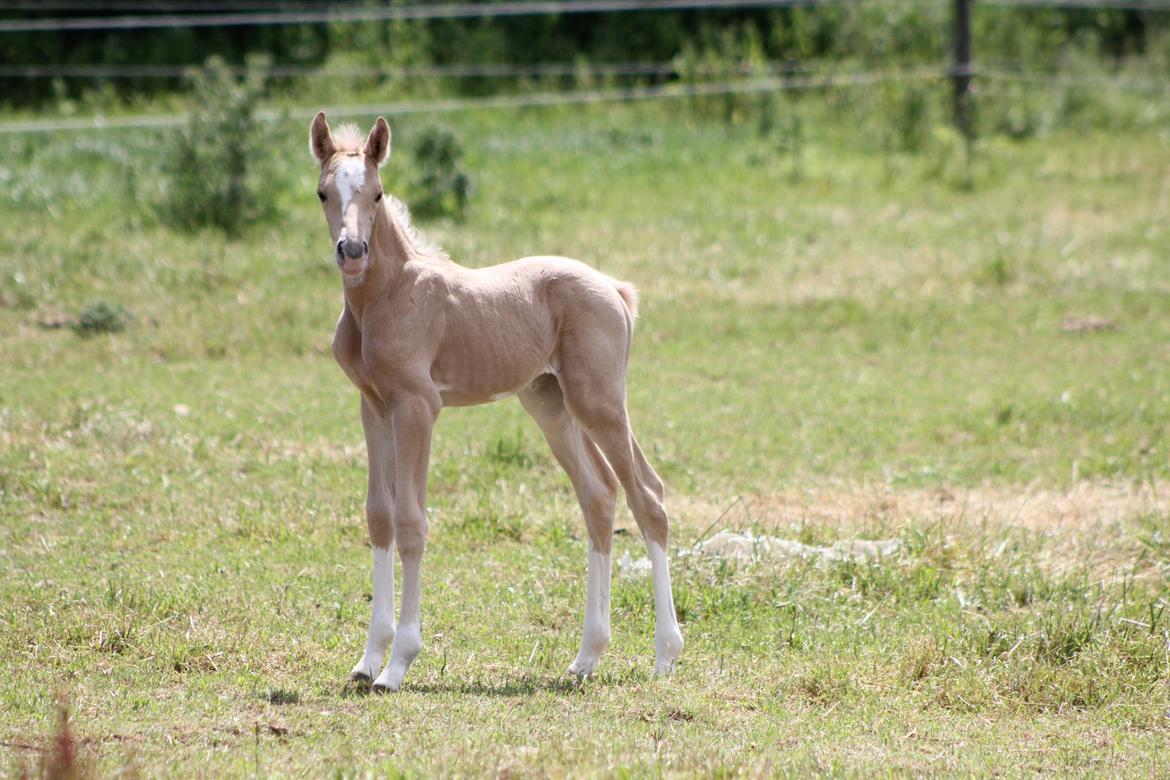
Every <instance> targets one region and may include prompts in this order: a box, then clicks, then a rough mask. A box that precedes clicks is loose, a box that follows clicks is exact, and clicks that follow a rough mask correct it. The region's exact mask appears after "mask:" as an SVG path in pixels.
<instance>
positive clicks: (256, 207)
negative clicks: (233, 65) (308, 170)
mask: <svg viewBox="0 0 1170 780" xmlns="http://www.w3.org/2000/svg"><path fill="white" fill-rule="evenodd" d="M264 67H266V63H265V61H264V60H263V59H262V58H254V59H251V60H249V62H248V68H247V72H246V74H245V75H244V77H243V78H240V79H237V78H235V77H233V75H232V73H231V70H230V69H229V68H228V67H227V65H225V64H224V62H223V61H222V60H220V59H219V58H215V57H213V58H212V59H210V60H208V61H207V64H206V65H205V66H204V67H203V68H202V70H201V71H200V72H199V73H197V74H195V78H194V81H193V99H192V107H191V118H190V120H189V121H188V123H187V125H186V126H185V127H184V128H182V129H180V130H179V131H177V132H176V133H175V134H174V136H173V137H172V139H171V142H170V143H169V144H168V148H167V150H166V154H165V158H164V162H163V171H164V174H165V177H166V180H167V188H166V191H165V196H164V200H163V203H162V206H161V209H160V210H161V216H162V217H163V219H164V220H165V221H166V222H168V223H170V224H172V225H174V226H176V227H179V228H183V229H187V230H197V229H200V228H204V227H215V228H219V229H221V230H223V231H224V232H226V233H228V234H236V233H239V232H240V230H242V229H243V228H244V227H246V226H247V225H249V224H251V223H254V222H257V221H261V220H263V219H266V218H269V217H271V216H273V214H274V213H275V211H276V206H275V200H274V198H273V195H272V193H274V192H275V191H276V189H277V188H276V187H273V186H271V182H269V181H267V179H268V177H269V176H270V175H271V173H272V169H273V166H272V153H271V151H270V150H269V145H268V144H267V143H266V142H265V134H264V128H263V126H262V124H261V122H260V120H259V119H258V118H257V117H256V105H257V103H258V102H259V99H260V98H261V97H262V95H263V94H264V76H263V68H264Z"/></svg>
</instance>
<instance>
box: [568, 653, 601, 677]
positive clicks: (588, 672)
mask: <svg viewBox="0 0 1170 780" xmlns="http://www.w3.org/2000/svg"><path fill="white" fill-rule="evenodd" d="M595 668H597V659H596V658H580V657H578V658H577V660H576V661H573V663H571V664H569V670H568V673H569V674H571V675H572V676H574V677H576V678H577V682H582V681H583V680H584V679H585V678H586V677H591V676H592V675H593V670H594V669H595Z"/></svg>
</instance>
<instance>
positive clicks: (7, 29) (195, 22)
mask: <svg viewBox="0 0 1170 780" xmlns="http://www.w3.org/2000/svg"><path fill="white" fill-rule="evenodd" d="M856 2H858V0H555V1H554V0H515V1H514V2H501V3H491V4H483V3H440V4H431V5H424V4H418V5H396V6H360V7H354V6H348V7H341V8H338V7H325V8H313V9H311V10H304V11H268V12H251V11H249V12H237V13H198V14H173V15H164V14H147V15H144V14H137V15H132V16H91V17H82V18H75V19H69V18H65V19H62V18H40V19H9V20H4V21H0V33H28V32H45V31H53V32H64V31H69V30H74V31H112V30H159V29H167V28H196V27H273V26H280V25H294V24H335V23H339V22H368V21H383V22H386V21H398V20H411V19H490V18H499V17H509V16H546V15H549V14H614V13H629V12H635V11H639V12H652V11H702V10H742V9H749V8H794V7H798V6H812V5H841V4H847V3H856Z"/></svg>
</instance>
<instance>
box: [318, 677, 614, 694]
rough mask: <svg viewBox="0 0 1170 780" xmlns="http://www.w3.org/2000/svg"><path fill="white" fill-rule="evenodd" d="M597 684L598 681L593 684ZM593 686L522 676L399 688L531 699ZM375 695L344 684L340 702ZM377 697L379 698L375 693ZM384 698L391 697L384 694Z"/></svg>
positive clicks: (364, 688) (356, 684)
mask: <svg viewBox="0 0 1170 780" xmlns="http://www.w3.org/2000/svg"><path fill="white" fill-rule="evenodd" d="M597 682H601V681H597ZM597 682H595V681H593V680H587V681H585V682H578V681H577V679H576V678H574V677H565V676H558V677H531V676H528V675H525V676H524V677H521V678H519V679H514V680H501V681H499V682H490V681H485V680H464V681H461V682H456V681H451V682H435V683H411V682H409V681H407V682H406V684H405V685H403V687H402V692H403V693H430V694H443V693H454V694H459V695H464V696H466V695H470V696H502V697H514V696H532V695H533V694H536V693H557V694H574V693H582V692H584V691H585V690H587V689H588V688H590V687H594V686H595V685H596V684H597ZM373 693H375V692H374V690H373V688H372V687H371V685H370V684H369V683H363V682H352V681H350V682H346V683H345V685H344V686H343V688H342V691H341V696H342V698H345V699H348V698H354V697H364V696H369V695H371V694H373ZM377 695H382V694H381V693H378V694H377ZM385 695H387V696H393V695H394V694H391V693H387V694H385Z"/></svg>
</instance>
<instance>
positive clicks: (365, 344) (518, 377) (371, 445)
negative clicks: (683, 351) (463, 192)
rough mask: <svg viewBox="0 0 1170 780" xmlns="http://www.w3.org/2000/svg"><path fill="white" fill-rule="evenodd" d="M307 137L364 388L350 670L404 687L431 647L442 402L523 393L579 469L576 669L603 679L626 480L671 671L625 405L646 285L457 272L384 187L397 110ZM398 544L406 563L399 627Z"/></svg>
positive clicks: (667, 609)
mask: <svg viewBox="0 0 1170 780" xmlns="http://www.w3.org/2000/svg"><path fill="white" fill-rule="evenodd" d="M309 139H310V148H311V149H312V152H313V155H314V156H315V157H316V158H317V161H318V162H319V163H320V164H321V177H320V180H319V182H318V185H317V197H318V198H320V200H321V203H322V205H323V206H324V209H325V219H326V220H327V221H328V223H329V233H330V235H331V236H332V238H333V249H334V255H335V258H336V260H337V265H338V268H339V269H340V271H341V278H342V281H343V282H344V294H345V308H344V309H343V310H342V312H341V318H340V319H339V320H338V322H337V332H336V333H335V334H334V337H333V355H334V357H335V358H336V359H337V362H338V363H339V364H340V365H341V368H342V370H344V371H345V373H346V375H347V376H348V377H349V378H350V380H351V381H352V382H353V383H354V385H356V386H357V388H358V390H360V391H361V399H362V403H361V406H362V427H363V429H364V430H365V436H366V450H367V452H368V454H369V484H368V488H367V493H366V521H367V523H368V525H369V531H370V541H371V543H372V546H373V552H374V575H373V610H372V615H371V618H370V629H369V634H368V638H367V640H366V651H365V654H364V655H363V656H362V659H361V660H360V661H359V662H358V663H357V665H356V666H355V667H354V668H353V671H352V673H351V677H352V678H353V679H355V680H363V681H371V680H372V681H373V685H374V688H375V689H376V690H391V691H396V690H398V689H399V688H400V687H401V686H402V680H403V678H404V677H405V675H406V670H407V668H408V667H409V666H410V664H411V662H412V661H413V660H414V658H415V656H417V655H418V652H419V650H420V648H421V646H422V642H421V637H420V631H419V567H420V564H421V562H422V555H423V548H424V545H425V539H426V532H427V518H426V510H425V500H424V497H425V492H426V479H427V462H428V458H429V456H430V446H431V429H432V426H433V425H434V423H435V419H436V417H437V416H438V414H439V410H440V409H442V408H443V407H444V406H466V405H471V404H481V403H487V402H488V401H495V400H498V399H500V398H504V397H506V396H510V395H516V396H518V397H519V399H520V403H521V404H523V406H524V409H525V410H526V411H527V412H528V413H529V414H530V415H531V416H532V417H533V419H535V420H536V423H537V425H539V426H540V430H541V431H542V432H543V433H544V437H545V439H546V440H547V441H548V444H549V447H551V448H552V451H553V454H554V455H555V456H556V459H557V462H558V463H560V465H561V467H562V468H564V470H565V472H566V473H567V474H568V475H569V479H570V480H571V481H572V484H573V489H574V491H575V492H576V494H577V500H578V501H579V502H580V504H581V511H582V512H583V513H584V515H585V524H586V526H587V528H588V536H589V574H588V585H587V589H586V597H585V625H584V629H583V632H582V638H581V651H580V653H578V655H577V659H576V660H575V661H573V663H572V665H571V666H570V667H569V672H570V673H571V674H575V675H577V676H579V677H580V676H584V675H587V674H590V673H591V672H592V671H593V668H594V666H595V665H596V664H597V659H598V658H599V657H600V655H601V653H602V651H603V650H605V648H606V646H607V645H608V644H609V638H610V634H609V583H610V545H611V542H612V540H613V521H614V509H615V506H616V502H617V488H618V484H619V482H620V483H621V486H622V487H623V488H624V489H625V492H626V501H627V503H628V504H629V506H630V509H631V511H632V512H633V514H634V518H635V520H636V521H637V523H638V527H639V528H640V529H641V531H642V536H643V537H644V539H645V541H646V547H647V549H648V551H649V557H650V561H651V564H652V567H653V573H654V606H655V617H656V620H655V630H654V641H655V654H656V666H655V670H656V672H657V673H658V674H667V673H669V672H670V670H671V668H672V667H673V665H674V662H675V660H676V659H677V658H678V657H679V655H680V654H681V653H682V648H683V639H682V634H681V633H680V632H679V628H678V621H677V619H676V617H675V612H674V598H673V596H672V594H671V590H670V572H669V565H668V562H667V557H666V542H667V527H668V519H667V515H666V509H665V507H664V506H663V495H664V492H663V485H662V480H661V479H659V478H658V475H657V474H656V473H655V472H654V469H653V468H651V467H650V464H649V463H647V462H646V458H645V457H644V456H643V454H642V450H641V448H640V447H639V446H638V442H637V440H636V439H635V438H634V434H633V432H632V431H631V430H630V423H629V419H628V416H627V412H626V388H625V380H626V366H627V363H628V360H629V354H630V343H631V339H632V336H633V329H634V315H635V312H636V310H637V295H636V293H635V292H634V288H633V286H632V285H630V284H628V283H626V282H619V281H617V280H615V279H611V278H610V277H608V276H605V275H604V274H602V273H600V272H598V271H595V270H593V269H592V268H589V267H588V266H586V265H584V264H582V263H579V262H577V261H576V260H569V259H567V258H563V257H529V258H524V259H522V260H516V261H514V262H511V263H505V264H503V265H497V266H492V267H491V268H482V269H469V268H464V267H462V266H459V265H456V264H455V263H453V262H451V261H450V260H449V259H448V258H447V256H446V255H445V254H443V253H442V252H440V251H438V250H436V249H434V248H432V247H429V246H427V245H426V244H425V243H424V242H423V241H422V240H421V239H420V238H419V236H418V235H417V234H416V233H415V231H414V229H413V228H412V227H411V224H410V217H409V213H408V212H407V210H406V207H405V206H403V205H402V204H401V203H400V202H399V201H397V200H396V199H394V198H393V197H390V196H385V195H384V193H383V191H382V184H381V181H380V180H379V177H378V167H379V166H381V165H382V164H383V163H384V162H385V161H386V159H387V158H388V157H389V156H390V127H389V126H388V125H387V124H386V120H385V119H383V118H381V117H379V118H378V120H377V122H375V124H374V128H373V130H371V131H370V134H369V136H368V137H367V138H365V139H363V138H362V136H361V134H360V132H359V131H358V130H357V129H356V128H354V127H352V126H350V127H344V128H341V129H340V130H339V131H338V133H337V135H336V136H335V135H333V133H332V132H331V131H330V130H329V125H328V124H327V123H326V122H325V114H324V113H319V114H317V116H316V117H315V118H314V119H313V123H312V125H311V127H310V130H309ZM392 545H393V546H396V547H397V548H398V555H399V557H400V559H401V560H402V610H401V613H400V615H399V623H398V626H397V631H396V630H395V623H394V563H393V558H392V556H391V551H390V548H391V546H392ZM391 643H393V645H392V647H391V651H390V662H389V663H388V664H387V665H386V668H385V669H383V668H382V659H383V656H384V655H385V653H386V648H387V647H389V646H391ZM379 672H380V673H379Z"/></svg>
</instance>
